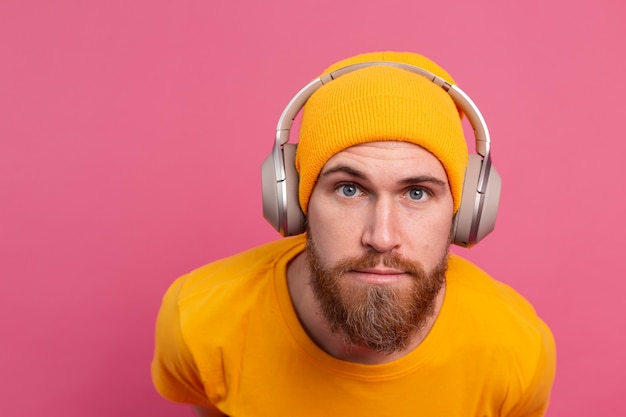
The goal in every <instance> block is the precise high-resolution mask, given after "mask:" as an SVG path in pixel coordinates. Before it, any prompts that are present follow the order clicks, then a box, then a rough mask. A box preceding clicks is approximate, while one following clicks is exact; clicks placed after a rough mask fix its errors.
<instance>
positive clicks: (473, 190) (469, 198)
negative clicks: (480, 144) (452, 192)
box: [452, 154, 502, 248]
mask: <svg viewBox="0 0 626 417" xmlns="http://www.w3.org/2000/svg"><path fill="white" fill-rule="evenodd" d="M482 164H483V159H482V157H481V156H480V155H477V154H471V155H469V159H468V161H467V168H466V170H465V181H464V182H463V194H462V195H461V205H460V207H459V210H458V211H457V214H456V223H455V227H454V234H453V239H452V243H454V244H455V245H458V246H463V247H466V248H469V247H472V246H474V245H475V244H476V243H478V242H480V241H481V240H482V239H483V238H484V237H485V236H487V235H488V234H489V233H491V231H492V230H493V228H494V227H495V224H496V216H497V213H498V204H499V201H500V189H501V187H502V180H501V178H500V174H498V172H497V171H496V169H495V167H494V166H493V165H492V166H491V168H490V171H489V176H488V177H487V178H486V179H485V180H486V181H487V188H486V190H485V193H484V194H480V193H479V192H478V177H479V175H480V169H481V166H482Z"/></svg>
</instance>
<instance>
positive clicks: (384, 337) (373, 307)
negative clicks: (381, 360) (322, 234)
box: [306, 231, 448, 354]
mask: <svg viewBox="0 0 626 417" xmlns="http://www.w3.org/2000/svg"><path fill="white" fill-rule="evenodd" d="M306 250H307V253H308V259H309V269H310V274H311V277H310V284H311V287H312V290H313V293H314V295H315V298H316V299H317V301H318V303H319V305H320V309H321V312H322V314H323V316H324V318H325V319H326V321H327V323H328V324H329V326H330V329H331V331H332V332H333V333H335V334H339V335H341V336H342V337H343V339H344V343H346V345H348V346H358V347H363V348H367V349H370V350H373V351H375V352H379V353H386V354H391V353H394V352H398V351H402V350H403V349H405V348H406V347H407V346H408V345H409V343H410V342H411V340H412V338H413V336H414V335H415V334H416V333H417V332H418V331H419V330H421V329H422V328H423V327H424V325H425V323H426V322H427V320H428V319H429V318H430V317H432V315H433V314H434V309H435V303H436V299H437V295H438V294H439V292H440V290H441V288H442V287H443V285H444V284H445V275H446V270H447V267H448V262H447V261H448V253H447V251H446V253H445V254H444V256H442V258H441V260H440V261H439V263H438V264H437V266H436V267H435V268H434V269H433V270H432V271H431V272H430V273H426V272H425V271H424V268H423V267H422V266H421V265H420V264H419V263H416V262H411V261H408V260H406V259H405V258H403V257H402V256H400V255H398V254H397V253H379V252H375V251H370V252H368V253H366V254H365V255H363V256H361V257H355V258H348V259H343V260H341V261H339V262H337V263H336V264H335V265H325V264H324V262H323V261H322V259H321V256H320V254H319V252H318V250H317V248H316V246H315V243H314V241H313V239H312V237H311V233H310V231H309V233H307V249H306ZM378 265H384V266H386V267H388V268H393V269H398V270H402V271H405V272H406V273H407V274H408V275H409V276H410V277H411V278H412V279H411V281H410V284H409V285H408V286H406V285H402V286H399V285H398V286H395V285H385V284H381V285H377V284H365V283H359V282H354V283H346V282H345V281H343V280H342V277H343V275H344V274H345V273H346V272H349V271H354V270H362V269H367V268H374V267H376V266H378Z"/></svg>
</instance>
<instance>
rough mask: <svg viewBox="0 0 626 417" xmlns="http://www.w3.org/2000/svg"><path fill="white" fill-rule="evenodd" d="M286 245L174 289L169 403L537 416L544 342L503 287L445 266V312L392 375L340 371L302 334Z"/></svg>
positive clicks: (165, 386)
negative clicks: (290, 289)
mask: <svg viewBox="0 0 626 417" xmlns="http://www.w3.org/2000/svg"><path fill="white" fill-rule="evenodd" d="M304 245H305V239H304V237H303V236H297V237H292V238H285V239H281V240H278V241H276V242H273V243H269V244H266V245H262V246H260V247H257V248H254V249H252V250H249V251H246V252H243V253H241V254H238V255H235V256H232V257H229V258H226V259H223V260H220V261H217V262H214V263H211V264H209V265H206V266H204V267H202V268H200V269H198V270H196V271H193V272H192V273H190V274H188V275H185V276H183V277H181V278H179V279H178V280H177V281H176V282H175V283H174V284H173V285H172V286H171V287H170V289H169V290H168V291H167V293H166V295H165V296H164V299H163V304H162V306H161V310H160V312H159V316H158V320H157V328H156V349H155V356H154V359H153V363H152V375H153V381H154V384H155V386H156V388H157V390H158V391H159V393H160V394H161V395H162V396H164V397H165V398H168V399H170V400H172V401H177V402H185V403H190V404H197V405H204V406H209V407H217V408H219V409H220V410H221V411H222V412H223V413H225V414H227V415H229V416H232V417H243V416H254V417H263V416H272V417H280V416H290V417H293V416H298V417H306V416H359V417H366V416H372V417H373V416H376V417H381V416H393V417H398V416H459V417H460V416H463V417H469V416H480V417H487V416H527V417H530V416H533V417H534V416H541V415H543V414H544V412H545V410H546V407H547V405H548V400H549V396H550V389H551V386H552V382H553V379H554V371H555V347H554V340H553V337H552V334H551V333H550V330H549V329H548V327H547V326H546V325H545V323H544V322H543V321H541V319H539V318H538V317H537V315H536V314H535V311H534V310H533V308H532V306H531V305H530V304H529V303H528V302H527V301H526V300H524V299H523V298H522V297H521V296H520V295H519V294H517V293H516V292H515V291H513V290H512V289H511V288H510V287H508V286H506V285H504V284H502V283H499V282H497V281H495V280H493V279H492V278H490V277H489V276H488V275H486V274H485V273H484V272H483V271H481V270H480V269H479V268H477V267H476V266H474V265H472V264H471V263H469V262H468V261H466V260H464V259H462V258H460V257H458V256H455V255H451V257H450V261H449V270H448V273H447V276H446V280H447V284H446V285H447V290H446V295H445V299H444V302H443V306H442V309H441V312H440V314H439V316H438V318H437V320H436V322H435V324H434V326H433V328H432V330H431V331H430V333H429V334H428V336H427V338H426V339H425V340H424V341H423V343H422V344H420V345H419V346H418V347H417V348H416V349H415V350H414V351H412V352H411V353H409V354H408V355H406V356H404V357H402V358H400V359H398V360H395V361H393V362H390V363H385V364H381V365H363V364H357V363H351V362H345V361H341V360H338V359H336V358H334V357H332V356H330V355H328V354H327V353H325V352H324V351H322V350H321V349H320V348H319V347H318V346H317V345H315V344H314V343H313V342H312V341H311V340H310V339H309V337H308V336H307V334H306V333H305V331H304V330H303V329H302V327H301V325H300V323H299V321H298V318H297V316H296V314H295V312H294V309H293V307H292V304H291V300H290V298H289V292H288V289H287V281H286V268H287V263H288V262H289V261H290V260H291V259H293V258H294V257H295V256H296V255H297V254H298V253H300V252H301V251H302V250H303V248H304Z"/></svg>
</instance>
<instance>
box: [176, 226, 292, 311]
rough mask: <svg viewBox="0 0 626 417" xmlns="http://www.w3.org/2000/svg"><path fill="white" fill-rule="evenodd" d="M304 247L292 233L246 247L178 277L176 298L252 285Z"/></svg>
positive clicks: (181, 298) (187, 297) (185, 298)
mask: <svg viewBox="0 0 626 417" xmlns="http://www.w3.org/2000/svg"><path fill="white" fill-rule="evenodd" d="M300 248H304V238H303V237H302V236H295V237H290V238H283V239H279V240H276V241H273V242H269V243H265V244H263V245H260V246H257V247H254V248H251V249H248V250H246V251H244V252H240V253H238V254H235V255H232V256H229V257H227V258H223V259H220V260H217V261H214V262H211V263H209V264H207V265H204V266H202V267H200V268H198V269H196V270H194V271H191V272H190V273H188V274H186V275H184V276H182V277H180V278H179V279H178V280H177V281H176V282H175V283H174V284H173V286H178V287H179V289H180V291H179V293H178V298H179V300H180V301H185V300H187V299H189V298H193V297H196V296H198V295H201V294H206V293H213V292H221V291H228V289H229V288H233V289H235V288H237V287H240V286H247V287H248V288H249V286H250V285H254V284H255V282H256V283H258V282H260V277H263V276H264V275H266V274H267V273H268V272H273V271H274V270H275V269H276V268H277V266H278V264H280V263H281V262H283V261H284V260H285V257H287V256H288V255H289V254H290V253H292V252H295V253H299V251H300V250H301V249H300Z"/></svg>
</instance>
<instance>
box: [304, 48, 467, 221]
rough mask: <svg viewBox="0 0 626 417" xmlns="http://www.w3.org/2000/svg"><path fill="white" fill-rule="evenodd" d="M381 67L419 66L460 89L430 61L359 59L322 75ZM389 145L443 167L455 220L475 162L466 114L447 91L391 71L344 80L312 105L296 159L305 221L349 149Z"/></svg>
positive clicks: (393, 55)
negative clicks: (399, 144)
mask: <svg viewBox="0 0 626 417" xmlns="http://www.w3.org/2000/svg"><path fill="white" fill-rule="evenodd" d="M374 61H391V62H402V63H406V64H410V65H414V66H417V67H420V68H423V69H425V70H427V71H430V72H432V73H433V74H435V75H437V76H439V77H441V78H443V79H445V80H446V81H448V82H450V83H451V84H453V83H454V81H453V80H452V77H450V75H449V74H448V73H447V72H446V71H445V70H443V69H442V68H441V67H439V66H438V65H437V64H435V63H434V62H432V61H431V60H429V59H428V58H425V57H423V56H421V55H418V54H413V53H397V52H375V53H368V54H362V55H357V56H355V57H352V58H348V59H345V60H343V61H340V62H338V63H336V64H334V65H332V66H331V67H329V68H328V69H327V70H326V71H324V73H323V74H322V75H325V74H328V73H331V72H333V71H335V70H337V69H339V68H343V67H345V66H348V65H352V64H357V63H362V62H374ZM385 140H388V141H404V142H410V143H414V144H416V145H419V146H421V147H423V148H424V149H426V150H428V151H429V152H430V153H432V154H433V155H435V156H436V157H437V159H439V161H440V162H441V164H442V165H443V167H444V169H445V171H446V174H447V176H448V182H449V184H450V190H451V192H452V198H453V199H454V211H455V213H456V211H457V210H458V208H459V204H460V201H461V193H462V190H463V178H464V175H465V167H466V165H467V158H468V150H467V144H466V142H465V137H464V135H463V127H462V125H461V117H460V115H459V111H458V109H457V108H456V106H455V104H454V102H453V100H452V99H451V98H450V96H449V95H448V94H447V93H446V92H445V91H444V90H443V89H442V88H441V87H438V86H437V85H435V84H433V83H432V82H431V81H429V80H428V79H426V78H425V77H423V76H421V75H418V74H414V73H411V72H409V71H406V70H404V69H400V68H395V67H390V66H371V67H366V68H363V69H360V70H357V71H354V72H350V73H347V74H345V75H342V76H341V77H339V78H337V79H336V80H334V81H332V82H330V83H328V84H326V85H324V86H322V87H320V89H319V90H317V91H316V92H315V93H314V94H313V95H312V96H311V97H310V98H309V100H308V101H307V103H306V105H305V106H304V110H303V113H302V122H301V125H300V137H299V140H298V151H297V154H296V169H297V170H298V172H299V174H300V183H299V199H300V206H301V208H302V211H303V212H304V213H305V214H306V212H307V208H308V204H309V198H310V196H311V192H312V191H313V187H314V186H315V182H316V181H317V177H318V176H319V173H320V171H321V170H322V168H323V167H324V165H325V164H326V162H327V161H328V160H329V159H330V158H331V157H332V156H333V155H335V154H336V153H338V152H340V151H342V150H344V149H346V148H349V147H350V146H354V145H358V144H361V143H367V142H375V141H385Z"/></svg>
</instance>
